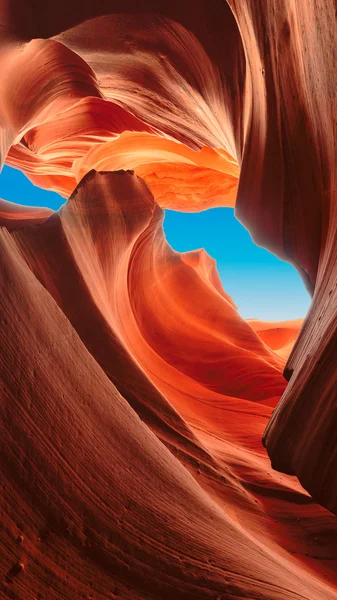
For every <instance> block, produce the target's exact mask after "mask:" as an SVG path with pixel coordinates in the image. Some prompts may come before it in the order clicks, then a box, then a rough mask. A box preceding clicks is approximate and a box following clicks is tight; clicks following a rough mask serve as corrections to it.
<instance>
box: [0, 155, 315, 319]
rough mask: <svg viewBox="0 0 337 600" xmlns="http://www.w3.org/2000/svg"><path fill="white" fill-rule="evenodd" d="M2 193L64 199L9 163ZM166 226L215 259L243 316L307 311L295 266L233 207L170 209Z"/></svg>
mask: <svg viewBox="0 0 337 600" xmlns="http://www.w3.org/2000/svg"><path fill="white" fill-rule="evenodd" d="M0 198H3V199H4V200H10V201H11V202H17V203H19V204H26V205H34V206H47V207H49V208H53V209H54V210H57V209H58V208H59V207H60V206H61V204H63V202H64V198H61V196H59V195H58V194H55V193H53V192H48V191H45V190H42V189H40V188H38V187H36V186H34V185H32V183H30V181H29V180H28V179H27V178H26V177H25V175H23V173H21V171H18V170H16V169H11V168H10V167H7V166H5V167H4V168H3V171H2V173H1V174H0ZM164 229H165V234H166V237H167V240H168V242H169V243H170V244H171V246H172V247H173V248H174V249H175V250H177V251H179V252H185V251H188V250H195V249H197V248H205V250H206V251H207V252H208V253H209V254H210V255H211V256H212V257H213V258H215V259H216V261H217V265H218V270H219V273H220V277H221V279H222V282H223V286H224V288H225V290H226V292H227V293H228V294H230V295H231V296H232V298H233V300H234V302H235V303H236V305H237V306H238V309H239V312H240V314H241V315H242V316H243V317H244V318H246V319H247V318H258V319H263V320H270V321H281V320H287V319H297V318H299V317H304V316H305V314H306V312H307V310H308V308H309V304H310V298H309V295H308V293H307V291H306V289H305V287H304V285H303V283H302V280H301V278H300V276H299V275H298V273H297V271H296V270H295V269H294V267H292V265H290V264H289V263H286V262H283V261H281V260H279V259H278V258H277V257H276V256H274V255H273V254H271V253H270V252H267V250H264V249H263V248H259V247H258V246H256V245H255V244H254V243H253V241H252V240H251V237H250V235H249V233H248V231H247V230H246V229H245V228H244V227H243V226H242V225H241V223H239V221H237V220H236V219H235V217H234V210H233V209H231V208H213V209H210V210H206V211H204V212H201V213H179V212H176V211H171V210H168V211H166V214H165V221H164Z"/></svg>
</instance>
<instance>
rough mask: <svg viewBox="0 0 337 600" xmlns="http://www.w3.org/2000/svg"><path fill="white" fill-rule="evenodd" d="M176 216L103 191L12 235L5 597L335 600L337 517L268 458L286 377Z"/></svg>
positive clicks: (107, 179) (7, 262)
mask: <svg viewBox="0 0 337 600" xmlns="http://www.w3.org/2000/svg"><path fill="white" fill-rule="evenodd" d="M4 206H6V205H5V203H4ZM10 208H11V205H7V210H8V211H9V210H10ZM4 212H6V211H5V210H4ZM162 216H163V214H162V211H161V209H160V208H159V207H158V205H157V204H156V202H155V201H154V199H153V196H152V194H151V193H150V191H149V189H148V188H147V186H146V184H145V183H144V182H143V181H142V180H141V179H139V178H138V177H137V176H136V175H134V174H133V173H132V172H116V173H98V174H97V173H95V172H93V171H92V172H90V173H89V174H88V175H87V176H86V177H85V178H84V180H83V181H82V182H81V184H80V186H79V187H78V188H77V189H76V191H75V193H74V194H73V196H72V197H71V198H70V200H69V201H68V203H67V204H66V205H65V206H64V207H63V208H62V209H61V210H60V211H59V212H58V213H55V214H53V215H52V216H50V217H49V218H47V217H46V220H45V222H44V223H43V224H37V225H34V224H32V225H28V226H26V227H23V228H22V220H21V215H20V219H19V220H18V223H17V229H15V227H12V232H11V233H9V232H8V230H7V229H6V228H3V229H2V230H1V237H0V239H1V242H0V243H1V253H0V255H1V277H2V285H3V286H6V294H3V295H2V300H1V302H2V306H1V310H2V315H3V317H2V324H3V326H2V328H1V337H0V339H1V355H2V356H3V362H2V367H1V378H2V381H3V398H4V401H3V403H2V407H1V419H2V423H3V427H2V436H1V445H2V448H1V455H2V461H1V463H2V468H3V474H2V481H4V482H5V485H4V487H3V495H2V512H3V522H4V524H5V527H4V530H3V535H2V546H1V550H0V552H1V560H0V564H1V578H2V583H3V588H2V589H3V594H4V597H5V598H7V597H8V598H10V597H12V594H13V593H15V594H16V597H18V598H25V600H26V599H27V600H30V598H36V595H37V594H40V597H41V598H44V597H48V598H50V599H51V600H54V599H58V598H60V599H61V598H62V599H63V598H68V597H69V598H70V597H72V598H83V596H84V597H96V598H110V597H120V598H167V599H170V598H172V597H173V596H174V597H177V598H191V599H192V598H195V599H198V598H212V599H214V598H226V599H227V598H229V599H231V598H233V599H234V598H237V597H243V598H247V599H248V598H256V599H257V598H259V599H261V598H265V599H266V600H267V599H268V600H270V599H281V598H294V599H295V598H296V599H297V598H299V597H300V598H303V599H304V598H305V599H312V600H314V599H315V600H316V599H320V598H322V600H323V599H324V600H327V599H329V600H330V599H331V600H332V599H334V598H337V592H336V585H337V579H336V575H335V573H336V567H337V554H336V539H337V523H336V520H335V517H333V516H332V515H330V514H329V513H327V512H326V511H325V510H324V509H323V508H320V507H319V506H317V505H315V504H314V503H313V501H312V500H311V499H310V497H309V496H308V495H307V494H306V493H305V492H304V491H303V490H302V489H301V488H300V486H299V485H298V484H297V482H296V480H295V479H294V478H291V477H289V476H281V475H279V474H277V473H276V472H275V471H273V470H272V469H271V468H270V466H269V462H268V458H267V455H266V454H265V451H264V450H263V448H262V446H261V441H260V440H261V435H262V432H263V429H264V427H265V426H266V423H267V422H268V419H269V418H270V414H271V411H272V407H273V406H275V404H276V402H277V400H278V398H279V397H280V395H281V394H282V392H283V390H284V388H285V385H286V381H285V380H284V378H283V377H282V369H283V367H284V359H283V358H281V357H280V356H279V355H278V354H276V353H275V352H274V351H273V350H272V349H271V348H270V347H269V346H267V345H266V343H265V342H264V341H263V340H262V339H261V338H260V337H259V336H258V335H257V334H256V333H255V331H254V330H253V329H252V328H251V327H250V325H249V324H248V323H247V322H245V321H243V320H242V319H241V318H240V316H239V315H238V313H237V311H236V308H235V305H234V304H233V302H232V300H231V298H230V297H229V296H228V295H227V294H226V293H225V292H224V290H223V288H222V286H221V283H220V280H219V276H218V274H217V271H216V268H215V264H214V261H213V260H212V259H210V258H209V257H208V255H207V254H206V253H205V252H204V251H197V252H191V253H187V254H183V255H180V254H178V253H176V252H174V251H173V250H172V249H171V248H170V247H169V245H168V244H167V242H166V241H165V238H164V235H163V229H162ZM196 298H198V302H196ZM254 325H255V328H256V329H258V327H257V323H256V322H254ZM276 326H277V324H275V325H274V329H273V328H272V326H270V330H271V331H272V333H271V336H270V337H271V339H272V340H273V341H274V343H276V335H275V328H276ZM261 329H262V331H263V332H264V333H265V334H266V331H268V327H267V325H266V324H261ZM280 329H281V331H282V328H280ZM283 341H284V338H283V337H282V336H281V338H280V341H279V346H282V344H283Z"/></svg>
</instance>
